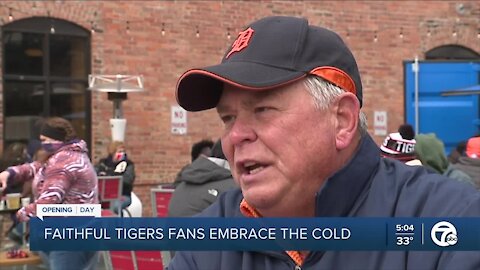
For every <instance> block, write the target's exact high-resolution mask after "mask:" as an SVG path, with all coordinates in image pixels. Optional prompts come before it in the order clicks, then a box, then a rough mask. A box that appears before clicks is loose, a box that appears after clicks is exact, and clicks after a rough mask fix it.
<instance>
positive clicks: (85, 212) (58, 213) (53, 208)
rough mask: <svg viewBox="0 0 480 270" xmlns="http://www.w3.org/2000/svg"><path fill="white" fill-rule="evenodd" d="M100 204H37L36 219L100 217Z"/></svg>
mask: <svg viewBox="0 0 480 270" xmlns="http://www.w3.org/2000/svg"><path fill="white" fill-rule="evenodd" d="M101 216H102V208H101V205H100V204H37V217H38V218H40V219H41V220H43V217H101Z"/></svg>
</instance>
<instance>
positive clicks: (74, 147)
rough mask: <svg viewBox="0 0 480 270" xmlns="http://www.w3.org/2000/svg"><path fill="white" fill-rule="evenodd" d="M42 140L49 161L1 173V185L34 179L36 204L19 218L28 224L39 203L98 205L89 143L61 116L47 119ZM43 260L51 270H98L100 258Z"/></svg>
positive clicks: (61, 255)
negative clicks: (80, 137)
mask: <svg viewBox="0 0 480 270" xmlns="http://www.w3.org/2000/svg"><path fill="white" fill-rule="evenodd" d="M40 141H41V144H42V148H43V149H44V150H45V152H46V160H45V161H44V162H42V161H34V162H32V163H26V164H23V165H18V166H13V167H9V168H8V169H7V170H5V171H3V172H1V173H0V184H1V186H2V187H7V186H10V185H12V184H13V183H15V182H25V181H29V180H32V179H33V183H32V191H33V197H34V199H35V200H34V201H33V203H31V204H29V205H27V206H25V207H22V208H21V209H20V210H18V212H17V218H18V219H19V220H20V221H23V222H26V221H28V220H29V219H30V218H31V217H33V216H35V215H36V206H37V204H94V203H98V194H97V184H98V179H97V175H96V173H95V170H94V168H93V165H92V163H91V162H90V159H89V157H88V155H87V152H88V150H87V144H86V142H85V141H83V140H80V139H78V138H77V135H76V132H75V130H74V128H73V126H72V124H71V123H70V122H69V121H67V120H65V119H63V118H59V117H53V118H49V119H47V120H46V121H45V122H44V123H43V124H42V126H41V129H40ZM42 257H43V258H44V259H45V260H46V263H47V264H48V266H49V269H51V270H63V269H72V270H73V269H79V270H80V269H81V270H90V269H95V267H96V264H97V261H98V255H97V252H94V251H50V252H42Z"/></svg>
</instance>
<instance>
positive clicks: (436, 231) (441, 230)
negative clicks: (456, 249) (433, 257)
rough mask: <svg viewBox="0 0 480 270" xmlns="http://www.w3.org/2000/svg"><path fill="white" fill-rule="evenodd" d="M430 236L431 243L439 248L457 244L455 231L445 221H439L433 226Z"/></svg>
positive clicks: (453, 227)
mask: <svg viewBox="0 0 480 270" xmlns="http://www.w3.org/2000/svg"><path fill="white" fill-rule="evenodd" d="M430 236H431V237H432V241H433V242H434V243H435V244H437V245H438V246H441V247H448V246H453V245H455V244H456V243H457V242H458V237H457V229H456V228H455V226H453V224H452V223H450V222H447V221H440V222H437V223H436V224H435V225H433V228H432V231H431V232H430ZM438 236H440V238H439V237H438Z"/></svg>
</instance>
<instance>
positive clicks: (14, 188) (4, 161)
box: [0, 142, 32, 244]
mask: <svg viewBox="0 0 480 270" xmlns="http://www.w3.org/2000/svg"><path fill="white" fill-rule="evenodd" d="M26 162H30V159H29V158H28V155H27V145H26V144H24V143H21V142H14V143H11V144H9V145H8V146H7V147H6V148H5V150H4V151H3V153H2V158H1V160H0V171H4V170H6V169H7V168H8V167H10V166H16V165H19V164H24V163H26ZM31 183H32V181H26V182H24V183H22V182H18V183H14V184H12V185H11V186H8V187H7V188H6V189H4V190H3V191H2V192H0V197H2V196H3V195H6V194H8V193H21V194H22V195H21V197H22V198H23V197H27V196H28V195H29V194H26V192H27V190H28V189H29V187H30V186H31ZM10 218H11V220H12V226H11V227H10V228H9V229H8V230H7V234H8V238H9V239H10V240H12V241H14V242H15V243H17V244H22V234H23V226H22V224H21V223H19V222H18V220H17V218H16V216H15V213H12V214H11V216H10ZM0 237H3V236H0Z"/></svg>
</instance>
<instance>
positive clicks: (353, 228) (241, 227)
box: [30, 204, 480, 251]
mask: <svg viewBox="0 0 480 270" xmlns="http://www.w3.org/2000/svg"><path fill="white" fill-rule="evenodd" d="M99 213H100V205H65V204H63V205H58V204H57V205H38V206H37V215H38V217H37V218H32V219H31V220H30V249H31V250H35V251H39V250H43V251H51V250H72V251H74V250H251V251H254V250H445V251H453V250H480V218H116V217H115V218H112V217H107V218H103V217H99Z"/></svg>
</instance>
